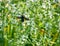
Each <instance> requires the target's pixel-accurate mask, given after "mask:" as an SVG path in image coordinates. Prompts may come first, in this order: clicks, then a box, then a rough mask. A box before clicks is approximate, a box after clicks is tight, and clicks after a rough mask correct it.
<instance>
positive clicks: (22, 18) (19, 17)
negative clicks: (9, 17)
mask: <svg viewBox="0 0 60 46" xmlns="http://www.w3.org/2000/svg"><path fill="white" fill-rule="evenodd" d="M17 18H18V19H21V22H24V20H29V18H26V17H25V16H24V15H22V16H18V17H17Z"/></svg>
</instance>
